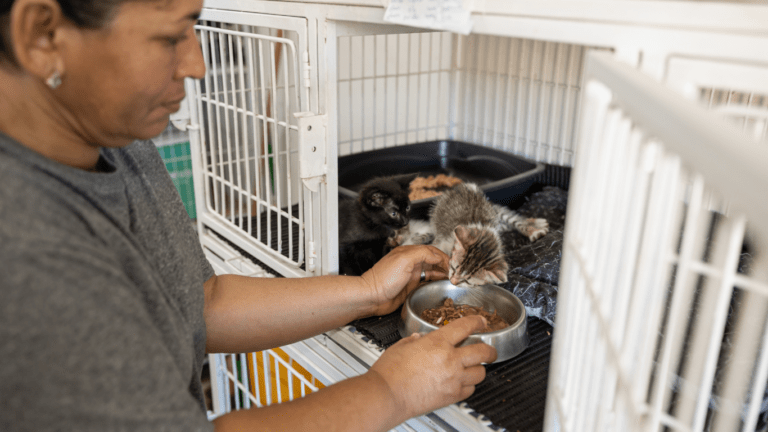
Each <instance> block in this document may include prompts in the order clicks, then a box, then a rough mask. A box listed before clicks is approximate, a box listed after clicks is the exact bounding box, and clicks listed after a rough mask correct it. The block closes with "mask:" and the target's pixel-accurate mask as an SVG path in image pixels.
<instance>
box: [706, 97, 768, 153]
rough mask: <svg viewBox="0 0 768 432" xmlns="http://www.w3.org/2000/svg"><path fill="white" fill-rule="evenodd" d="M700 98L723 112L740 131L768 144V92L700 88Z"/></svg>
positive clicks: (712, 107) (714, 108)
mask: <svg viewBox="0 0 768 432" xmlns="http://www.w3.org/2000/svg"><path fill="white" fill-rule="evenodd" d="M700 100H701V101H702V102H703V103H704V104H705V106H707V107H708V108H710V109H713V110H716V111H719V112H721V113H723V114H724V115H725V116H727V118H729V119H730V120H731V122H732V123H733V124H734V125H735V126H736V127H738V128H740V129H741V130H742V131H744V132H745V133H747V134H750V135H752V136H753V137H754V138H755V139H756V140H758V141H761V142H762V143H763V144H764V145H768V93H757V92H741V91H736V90H730V89H714V88H707V89H701V96H700Z"/></svg>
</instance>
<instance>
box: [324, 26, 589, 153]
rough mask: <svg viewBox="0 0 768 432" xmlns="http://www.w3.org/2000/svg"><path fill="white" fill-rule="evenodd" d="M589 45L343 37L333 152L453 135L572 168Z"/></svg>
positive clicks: (438, 36)
mask: <svg viewBox="0 0 768 432" xmlns="http://www.w3.org/2000/svg"><path fill="white" fill-rule="evenodd" d="M592 49H598V48H591V47H585V46H582V45H573V44H566V43H554V42H544V41H535V40H530V39H519V38H509V37H498V36H487V35H470V36H460V35H453V34H449V33H412V34H400V35H398V34H392V35H377V36H348V37H340V38H338V62H337V68H338V87H337V89H338V95H337V97H338V101H339V118H338V130H339V155H341V156H343V155H347V154H351V153H359V152H362V151H368V150H374V149H379V148H384V147H391V146H395V145H404V144H412V143H416V142H425V141H433V140H444V139H452V140H459V141H465V142H470V143H474V144H482V145H487V146H492V147H494V148H498V149H501V150H504V151H508V152H510V153H513V154H516V155H520V156H524V157H527V158H530V159H535V160H537V161H541V162H548V163H554V164H558V165H562V166H570V165H571V164H572V163H573V161H572V159H573V141H574V133H575V128H576V120H577V118H578V111H579V105H578V101H579V94H580V85H581V84H580V83H581V79H582V78H581V74H582V72H581V71H582V69H583V67H582V66H583V58H584V55H585V53H586V52H587V51H589V50H592Z"/></svg>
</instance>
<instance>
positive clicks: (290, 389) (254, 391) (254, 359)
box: [209, 348, 324, 416]
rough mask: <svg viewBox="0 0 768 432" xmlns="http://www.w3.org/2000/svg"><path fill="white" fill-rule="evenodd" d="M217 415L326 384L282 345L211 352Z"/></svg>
mask: <svg viewBox="0 0 768 432" xmlns="http://www.w3.org/2000/svg"><path fill="white" fill-rule="evenodd" d="M209 359H210V363H211V365H212V372H211V376H212V378H214V379H218V381H219V382H218V384H217V385H216V386H214V388H215V389H217V390H218V392H214V394H213V405H214V412H215V413H216V416H218V415H222V414H225V413H228V412H231V411H236V410H240V409H248V408H251V407H263V406H269V405H272V404H275V403H282V402H287V401H290V400H294V399H297V398H300V397H304V396H306V395H308V394H310V393H313V392H315V391H317V390H318V389H320V388H323V387H324V385H323V384H322V383H321V382H319V381H317V380H316V379H315V378H314V377H313V376H312V375H311V374H310V373H309V372H308V371H307V370H306V369H304V368H303V367H301V365H299V364H298V363H296V362H295V361H294V360H293V359H291V358H290V357H289V356H288V355H287V354H286V353H285V351H283V350H282V349H280V348H275V349H270V350H266V351H259V352H254V353H248V354H213V355H210V356H209Z"/></svg>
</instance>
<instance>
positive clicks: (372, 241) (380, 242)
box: [339, 174, 418, 275]
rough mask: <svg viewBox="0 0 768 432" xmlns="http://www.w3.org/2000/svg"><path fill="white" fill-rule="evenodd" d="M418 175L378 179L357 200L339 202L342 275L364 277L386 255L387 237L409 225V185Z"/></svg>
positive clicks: (368, 183)
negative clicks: (362, 275)
mask: <svg viewBox="0 0 768 432" xmlns="http://www.w3.org/2000/svg"><path fill="white" fill-rule="evenodd" d="M417 175H418V174H407V175H400V176H393V177H376V178H374V179H371V180H369V181H368V182H366V183H365V184H364V185H363V187H362V188H361V189H360V193H359V194H358V197H357V199H356V200H341V201H339V274H347V275H361V274H363V273H364V272H365V271H366V270H368V269H370V268H371V267H373V265H374V264H376V262H377V261H379V260H380V259H381V258H382V257H383V256H384V252H385V250H386V249H385V248H387V246H386V241H387V238H388V237H390V236H392V235H393V234H394V232H395V230H397V229H400V228H402V227H404V226H406V225H408V220H409V211H410V209H411V207H410V200H409V199H408V193H409V192H410V190H409V186H410V183H411V181H412V180H413V179H414V178H416V176H417Z"/></svg>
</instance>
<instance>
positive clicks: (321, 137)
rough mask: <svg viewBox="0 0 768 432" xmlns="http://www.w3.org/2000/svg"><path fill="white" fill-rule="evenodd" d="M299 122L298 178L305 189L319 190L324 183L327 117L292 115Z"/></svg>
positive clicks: (302, 114)
mask: <svg viewBox="0 0 768 432" xmlns="http://www.w3.org/2000/svg"><path fill="white" fill-rule="evenodd" d="M293 115H294V117H296V118H297V119H298V120H299V177H301V181H302V182H304V185H305V186H306V187H307V189H309V190H311V191H312V192H317V191H318V190H320V183H321V182H323V181H325V174H326V170H327V165H326V163H325V154H326V152H325V150H326V149H325V125H326V124H327V122H328V116H327V115H316V114H315V113H313V112H299V113H295V114H293Z"/></svg>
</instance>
